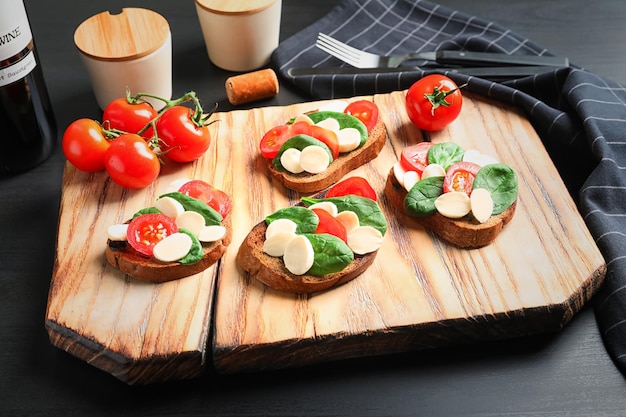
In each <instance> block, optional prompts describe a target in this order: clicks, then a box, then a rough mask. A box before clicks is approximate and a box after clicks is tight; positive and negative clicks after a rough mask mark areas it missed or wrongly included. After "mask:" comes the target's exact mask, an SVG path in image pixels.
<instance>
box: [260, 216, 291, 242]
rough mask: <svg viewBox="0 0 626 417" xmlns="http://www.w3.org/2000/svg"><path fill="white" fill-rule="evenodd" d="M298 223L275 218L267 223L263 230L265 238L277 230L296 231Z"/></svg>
mask: <svg viewBox="0 0 626 417" xmlns="http://www.w3.org/2000/svg"><path fill="white" fill-rule="evenodd" d="M297 228H298V225H297V224H296V222H294V221H293V220H289V219H277V220H274V221H273V222H271V223H270V224H268V225H267V229H266V230H265V239H269V238H270V237H272V236H273V235H275V234H276V233H278V232H290V233H296V229H297Z"/></svg>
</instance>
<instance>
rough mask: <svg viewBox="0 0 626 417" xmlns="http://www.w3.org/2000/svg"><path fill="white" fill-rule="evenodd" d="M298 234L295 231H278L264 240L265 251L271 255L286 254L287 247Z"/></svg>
mask: <svg viewBox="0 0 626 417" xmlns="http://www.w3.org/2000/svg"><path fill="white" fill-rule="evenodd" d="M296 236H298V235H296V234H295V233H293V232H288V231H287V232H286V231H280V232H276V233H274V234H273V235H272V236H271V237H269V238H266V239H265V241H264V242H263V252H265V253H267V254H268V255H269V256H275V257H279V256H283V255H284V254H285V248H286V247H287V245H288V244H289V242H291V240H292V239H294V238H295V237H296Z"/></svg>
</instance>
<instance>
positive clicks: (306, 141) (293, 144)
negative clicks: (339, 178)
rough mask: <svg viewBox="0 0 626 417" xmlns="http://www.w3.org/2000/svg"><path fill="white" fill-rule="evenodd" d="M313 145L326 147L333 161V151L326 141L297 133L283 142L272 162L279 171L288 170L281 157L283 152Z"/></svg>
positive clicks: (330, 159)
mask: <svg viewBox="0 0 626 417" xmlns="http://www.w3.org/2000/svg"><path fill="white" fill-rule="evenodd" d="M313 145H314V146H321V147H322V148H324V150H325V151H326V152H327V153H328V158H329V161H330V162H332V161H333V153H332V152H331V150H330V148H329V147H328V146H327V145H326V144H325V143H324V142H322V141H321V140H319V139H315V138H314V137H313V136H309V135H303V134H301V135H296V136H294V137H292V138H289V139H287V141H285V143H283V144H282V146H281V147H280V149H279V150H278V154H277V155H276V156H275V157H274V159H272V164H274V166H275V167H276V169H278V170H279V171H286V169H285V167H284V166H283V164H282V163H281V162H280V157H281V156H282V155H283V153H285V151H286V150H287V149H290V148H296V149H298V150H299V151H301V150H302V149H304V148H306V147H307V146H313Z"/></svg>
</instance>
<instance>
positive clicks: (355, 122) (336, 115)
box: [308, 110, 368, 147]
mask: <svg viewBox="0 0 626 417" xmlns="http://www.w3.org/2000/svg"><path fill="white" fill-rule="evenodd" d="M308 116H309V118H310V119H311V120H313V123H318V122H321V121H322V120H325V119H328V118H333V119H335V120H337V122H339V129H346V128H349V127H352V128H354V129H356V130H358V131H359V134H360V135H361V142H360V143H359V147H361V146H363V144H364V143H365V142H366V141H367V138H368V133H367V127H365V125H364V124H363V122H362V121H360V120H359V119H357V118H356V117H354V116H352V115H351V114H347V113H341V112H337V111H328V110H323V111H317V112H314V113H310V114H309V115H308Z"/></svg>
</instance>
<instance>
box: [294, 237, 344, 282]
mask: <svg viewBox="0 0 626 417" xmlns="http://www.w3.org/2000/svg"><path fill="white" fill-rule="evenodd" d="M304 236H306V238H307V239H309V241H310V242H311V245H312V246H313V253H314V254H315V255H314V259H313V266H312V267H311V269H309V271H308V273H309V274H311V275H326V274H332V273H334V272H339V271H341V270H343V269H344V268H345V267H346V266H348V265H350V263H351V262H352V261H353V260H354V254H353V253H352V250H351V249H350V248H349V247H348V245H346V244H345V242H344V241H343V240H341V239H339V238H338V237H336V236H333V235H330V234H327V233H320V234H305V235H304Z"/></svg>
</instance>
